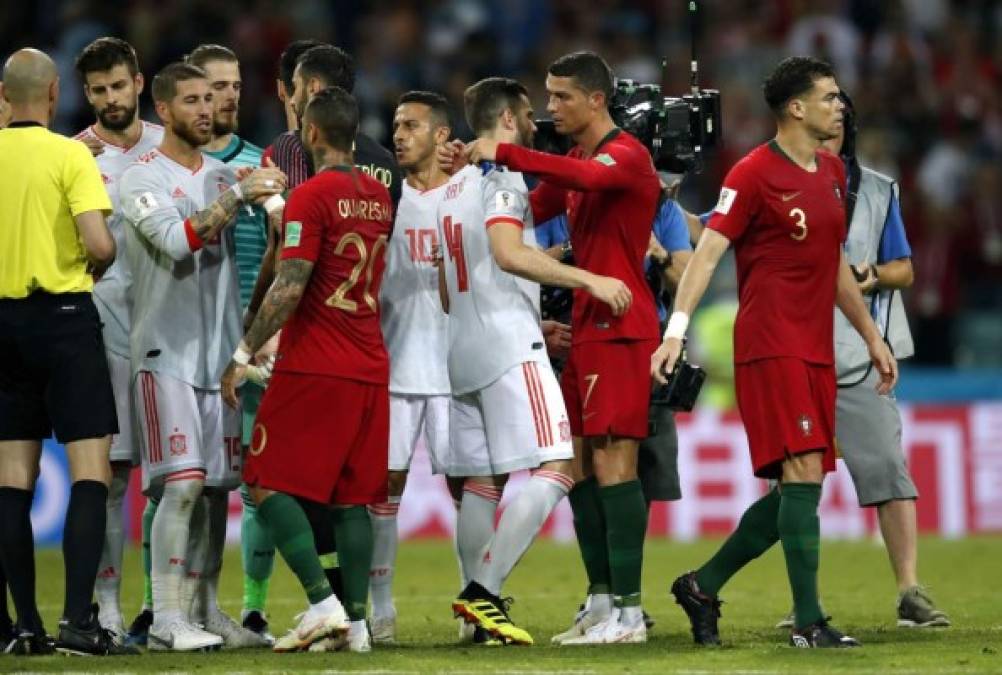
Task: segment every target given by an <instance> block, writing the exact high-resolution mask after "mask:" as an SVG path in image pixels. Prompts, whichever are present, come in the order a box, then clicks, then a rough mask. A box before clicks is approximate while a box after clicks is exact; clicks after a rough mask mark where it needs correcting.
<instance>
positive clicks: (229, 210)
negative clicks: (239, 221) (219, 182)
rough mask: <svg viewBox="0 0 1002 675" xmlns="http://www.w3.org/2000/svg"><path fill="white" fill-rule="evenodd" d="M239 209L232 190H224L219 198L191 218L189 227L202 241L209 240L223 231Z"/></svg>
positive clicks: (238, 201)
mask: <svg viewBox="0 0 1002 675" xmlns="http://www.w3.org/2000/svg"><path fill="white" fill-rule="evenodd" d="M238 208H240V200H239V199H237V195H236V193H235V192H234V191H233V190H226V191H225V192H223V194H221V195H219V198H218V199H217V200H216V201H214V202H212V203H211V204H209V206H208V207H206V208H204V209H202V210H201V211H199V212H198V213H196V214H195V215H194V216H192V217H191V226H192V228H193V229H194V230H195V234H197V235H198V238H199V239H201V240H202V241H205V240H206V239H211V238H212V237H214V236H215V235H216V233H218V232H219V230H221V229H223V227H225V226H226V224H227V223H229V222H230V220H232V219H233V216H234V215H236V213H237V209H238Z"/></svg>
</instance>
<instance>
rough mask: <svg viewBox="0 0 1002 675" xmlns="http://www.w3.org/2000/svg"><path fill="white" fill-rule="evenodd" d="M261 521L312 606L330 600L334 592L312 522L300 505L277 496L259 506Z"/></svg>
mask: <svg viewBox="0 0 1002 675" xmlns="http://www.w3.org/2000/svg"><path fill="white" fill-rule="evenodd" d="M257 517H258V518H259V519H260V520H261V522H263V523H264V526H265V528H266V529H267V530H268V533H269V534H270V535H271V538H272V541H274V542H275V547H276V548H277V549H278V550H279V552H280V553H281V554H282V558H283V559H284V560H285V563H286V564H287V565H288V566H289V569H291V570H292V573H293V574H295V575H296V577H298V578H299V583H300V584H302V586H303V590H304V591H306V597H307V598H309V600H310V603H312V604H316V603H318V602H320V601H321V600H325V599H327V598H329V597H330V596H331V595H332V594H333V591H331V585H330V584H329V583H327V577H326V576H325V575H324V569H323V568H322V567H321V566H320V559H319V558H318V557H317V547H316V544H314V543H313V530H311V529H310V521H308V520H307V519H306V516H305V515H304V514H303V510H302V509H301V508H300V507H299V503H298V502H296V500H295V499H293V498H292V497H290V496H289V495H286V494H282V493H281V492H276V493H275V494H273V495H271V496H270V497H268V498H267V499H265V500H264V501H263V502H261V504H259V505H258V507H257Z"/></svg>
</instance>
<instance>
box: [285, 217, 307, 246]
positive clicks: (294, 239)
mask: <svg viewBox="0 0 1002 675" xmlns="http://www.w3.org/2000/svg"><path fill="white" fill-rule="evenodd" d="M302 236H303V224H302V223H301V222H299V221H298V220H290V221H289V222H288V223H286V224H285V245H286V246H299V239H300V238H301V237H302Z"/></svg>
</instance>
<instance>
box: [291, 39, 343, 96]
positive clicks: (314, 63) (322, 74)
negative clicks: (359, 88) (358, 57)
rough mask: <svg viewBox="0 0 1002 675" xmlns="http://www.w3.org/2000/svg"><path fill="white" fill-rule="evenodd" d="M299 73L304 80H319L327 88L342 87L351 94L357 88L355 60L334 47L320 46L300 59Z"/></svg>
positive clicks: (310, 50) (309, 50) (305, 53)
mask: <svg viewBox="0 0 1002 675" xmlns="http://www.w3.org/2000/svg"><path fill="white" fill-rule="evenodd" d="M297 65H298V66H299V72H300V73H301V74H302V76H303V79H304V80H309V79H312V78H314V77H315V78H317V79H318V80H320V81H321V82H323V83H324V86H327V87H340V88H341V89H344V90H345V91H347V92H349V93H351V91H352V90H353V89H354V88H355V59H353V58H351V54H349V53H348V52H346V51H345V50H343V49H341V48H340V47H335V46H334V45H319V46H317V47H313V48H311V49H308V50H306V51H305V52H303V55H302V56H300V57H299V62H298V64H297Z"/></svg>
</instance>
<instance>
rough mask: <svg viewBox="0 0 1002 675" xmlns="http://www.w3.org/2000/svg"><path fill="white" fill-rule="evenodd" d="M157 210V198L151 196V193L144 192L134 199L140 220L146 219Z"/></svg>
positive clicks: (158, 206) (158, 205)
mask: <svg viewBox="0 0 1002 675" xmlns="http://www.w3.org/2000/svg"><path fill="white" fill-rule="evenodd" d="M158 208H160V204H158V203H157V198H156V197H154V196H153V193H152V192H144V193H143V194H141V195H139V196H138V197H136V211H138V212H139V218H140V220H142V219H143V218H146V217H147V216H149V215H150V214H151V213H153V212H154V211H156V210H157V209H158Z"/></svg>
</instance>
